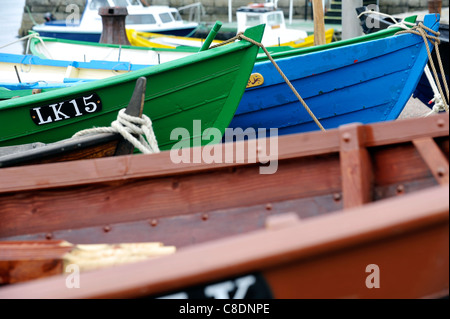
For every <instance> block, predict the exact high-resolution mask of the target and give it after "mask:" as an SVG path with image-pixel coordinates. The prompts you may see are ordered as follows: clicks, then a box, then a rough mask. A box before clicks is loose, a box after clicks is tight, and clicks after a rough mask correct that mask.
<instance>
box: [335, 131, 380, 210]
mask: <svg viewBox="0 0 450 319" xmlns="http://www.w3.org/2000/svg"><path fill="white" fill-rule="evenodd" d="M339 132H340V135H341V151H340V153H339V156H340V161H341V172H342V173H341V175H342V194H343V200H344V208H350V207H355V206H361V205H363V204H365V203H368V202H370V201H372V184H373V171H372V165H371V158H370V155H369V153H368V151H367V149H366V148H365V130H364V126H362V125H360V124H350V125H344V126H341V127H340V128H339Z"/></svg>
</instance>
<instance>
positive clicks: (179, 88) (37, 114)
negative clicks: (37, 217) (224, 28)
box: [0, 25, 264, 150]
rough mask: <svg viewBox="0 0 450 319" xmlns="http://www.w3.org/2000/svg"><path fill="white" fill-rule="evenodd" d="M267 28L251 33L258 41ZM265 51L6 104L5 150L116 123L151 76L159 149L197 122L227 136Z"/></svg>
mask: <svg viewBox="0 0 450 319" xmlns="http://www.w3.org/2000/svg"><path fill="white" fill-rule="evenodd" d="M263 31H264V26H263V25H260V26H256V27H255V28H253V29H249V30H248V33H247V34H246V36H248V37H249V38H252V39H253V40H255V41H256V42H259V41H260V40H261V37H262V33H263ZM257 51H258V47H257V46H255V45H253V44H251V43H250V42H248V41H244V40H243V41H237V42H235V43H231V44H230V45H226V46H223V47H218V48H214V49H211V50H206V51H202V52H199V53H197V54H193V55H191V56H188V57H185V58H181V59H178V60H175V61H169V62H167V63H164V64H160V65H155V66H150V67H147V68H143V69H140V70H136V71H134V72H129V73H126V74H120V75H117V76H114V77H111V78H106V79H101V80H97V81H92V82H89V83H82V84H79V85H76V86H72V87H68V88H61V89H57V90H54V91H51V92H45V93H42V94H35V95H31V96H24V97H19V98H15V99H9V100H3V101H0V146H8V145H16V144H26V143H31V142H35V141H40V142H42V143H51V142H55V141H57V140H61V139H65V138H69V137H71V136H72V135H73V134H74V133H76V132H78V131H80V130H82V129H86V128H91V127H93V126H109V125H110V123H111V122H112V121H113V120H115V118H116V116H117V112H118V111H119V110H120V109H121V108H123V107H125V106H126V105H127V104H128V99H129V97H130V95H131V92H132V91H133V89H134V86H135V81H136V80H137V79H138V78H139V77H141V76H144V77H146V78H147V88H146V97H145V102H144V112H145V114H146V115H147V116H148V117H149V118H150V119H151V120H152V122H153V129H154V132H155V135H156V139H157V141H158V145H159V148H160V149H162V150H164V149H170V147H171V146H172V145H173V144H174V143H176V142H177V141H174V140H171V137H170V135H171V131H172V129H174V128H186V129H187V130H188V131H189V132H191V134H190V135H191V136H194V133H193V132H192V130H193V128H192V126H193V121H194V120H199V121H201V126H202V130H203V128H206V127H207V128H216V129H218V130H219V131H220V132H222V134H223V132H224V130H225V128H226V127H227V126H228V124H229V123H230V121H231V119H232V117H233V115H234V113H235V111H236V108H237V105H238V103H239V101H240V99H241V97H242V94H243V93H244V90H245V86H246V84H247V81H248V78H249V77H250V72H251V70H252V68H253V65H254V63H255V58H256V54H257Z"/></svg>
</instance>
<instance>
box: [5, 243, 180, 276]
mask: <svg viewBox="0 0 450 319" xmlns="http://www.w3.org/2000/svg"><path fill="white" fill-rule="evenodd" d="M0 248H1V250H0V283H1V284H13V283H18V282H25V281H29V280H34V279H40V278H45V277H49V276H54V275H61V274H64V273H65V271H66V269H67V267H70V266H72V265H76V268H77V271H79V272H84V271H91V270H94V269H100V268H105V267H111V266H117V265H121V264H125V263H132V262H138V261H142V260H146V259H150V258H155V257H160V256H165V255H168V254H172V253H174V252H175V250H176V249H175V247H173V246H164V245H163V244H162V243H160V242H140V243H120V242H119V243H115V244H96V245H95V244H94V245H93V244H85V245H73V244H71V243H69V242H67V241H63V240H46V241H8V242H0Z"/></svg>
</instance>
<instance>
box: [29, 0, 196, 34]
mask: <svg viewBox="0 0 450 319" xmlns="http://www.w3.org/2000/svg"><path fill="white" fill-rule="evenodd" d="M101 7H126V8H127V12H128V15H127V16H126V18H125V25H126V27H127V28H132V29H134V30H137V31H143V32H156V33H163V34H171V35H179V36H186V35H188V34H190V33H192V32H193V31H194V30H195V29H196V28H197V27H198V25H199V23H198V22H189V21H184V20H183V19H182V18H181V15H180V13H179V11H178V9H176V8H172V7H169V6H164V5H152V6H148V7H145V6H143V5H142V3H141V2H140V1H139V0H86V6H85V9H84V12H83V15H82V16H81V19H79V21H76V20H75V19H72V20H70V19H66V20H50V21H47V22H45V23H44V24H40V25H36V26H34V27H33V31H36V32H38V33H39V34H40V35H41V36H46V37H52V38H61V39H70V40H80V41H89V42H99V40H100V36H101V34H102V27H103V25H102V18H101V16H100V15H99V14H98V10H99V8H101Z"/></svg>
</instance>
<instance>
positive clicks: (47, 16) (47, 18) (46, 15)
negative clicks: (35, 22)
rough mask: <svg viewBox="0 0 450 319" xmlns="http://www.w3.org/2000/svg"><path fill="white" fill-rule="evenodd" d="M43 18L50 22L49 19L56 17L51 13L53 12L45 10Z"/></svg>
mask: <svg viewBox="0 0 450 319" xmlns="http://www.w3.org/2000/svg"><path fill="white" fill-rule="evenodd" d="M44 20H45V21H47V22H50V21H55V20H56V18H55V16H54V15H53V13H51V12H47V13H46V14H44Z"/></svg>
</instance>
